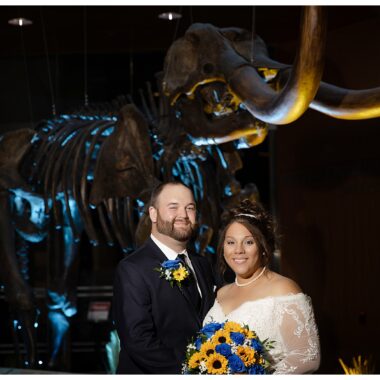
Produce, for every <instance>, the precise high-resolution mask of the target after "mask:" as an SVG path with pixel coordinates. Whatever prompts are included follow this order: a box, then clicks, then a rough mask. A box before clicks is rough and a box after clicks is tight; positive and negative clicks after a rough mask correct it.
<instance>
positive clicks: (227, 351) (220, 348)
mask: <svg viewBox="0 0 380 380" xmlns="http://www.w3.org/2000/svg"><path fill="white" fill-rule="evenodd" d="M215 351H216V352H217V353H218V354H221V355H223V356H225V357H226V358H228V357H229V356H231V355H232V351H231V346H230V345H229V344H227V343H221V344H218V345H217V346H216V347H215Z"/></svg>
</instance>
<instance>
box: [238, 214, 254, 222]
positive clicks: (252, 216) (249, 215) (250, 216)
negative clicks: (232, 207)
mask: <svg viewBox="0 0 380 380" xmlns="http://www.w3.org/2000/svg"><path fill="white" fill-rule="evenodd" d="M237 216H248V217H249V218H254V219H256V220H257V216H255V215H253V214H244V213H241V214H236V215H235V217H237Z"/></svg>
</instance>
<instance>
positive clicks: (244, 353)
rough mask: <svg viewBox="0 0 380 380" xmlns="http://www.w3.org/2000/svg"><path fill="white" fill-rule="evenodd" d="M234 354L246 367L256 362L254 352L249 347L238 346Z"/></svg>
mask: <svg viewBox="0 0 380 380" xmlns="http://www.w3.org/2000/svg"><path fill="white" fill-rule="evenodd" d="M236 354H237V355H238V356H239V358H240V359H241V360H242V361H243V363H244V365H245V366H246V367H249V366H250V365H252V364H254V363H255V362H256V358H255V350H254V349H252V348H251V347H247V346H239V347H238V348H237V351H236Z"/></svg>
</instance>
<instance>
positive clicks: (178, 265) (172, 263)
mask: <svg viewBox="0 0 380 380" xmlns="http://www.w3.org/2000/svg"><path fill="white" fill-rule="evenodd" d="M154 270H155V271H157V272H158V273H160V277H161V278H164V279H165V280H167V281H169V283H170V285H171V287H174V285H175V284H177V285H178V286H179V287H181V285H182V282H183V281H184V280H186V279H187V278H188V277H189V276H190V273H189V271H188V270H187V268H185V266H184V265H183V264H182V262H181V260H166V261H164V262H163V263H161V266H160V267H159V268H154Z"/></svg>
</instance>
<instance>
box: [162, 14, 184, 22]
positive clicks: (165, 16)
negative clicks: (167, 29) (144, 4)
mask: <svg viewBox="0 0 380 380" xmlns="http://www.w3.org/2000/svg"><path fill="white" fill-rule="evenodd" d="M181 17H182V15H181V14H180V13H177V12H165V13H160V14H159V15H158V18H160V19H162V20H169V21H173V20H178V19H180V18H181Z"/></svg>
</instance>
